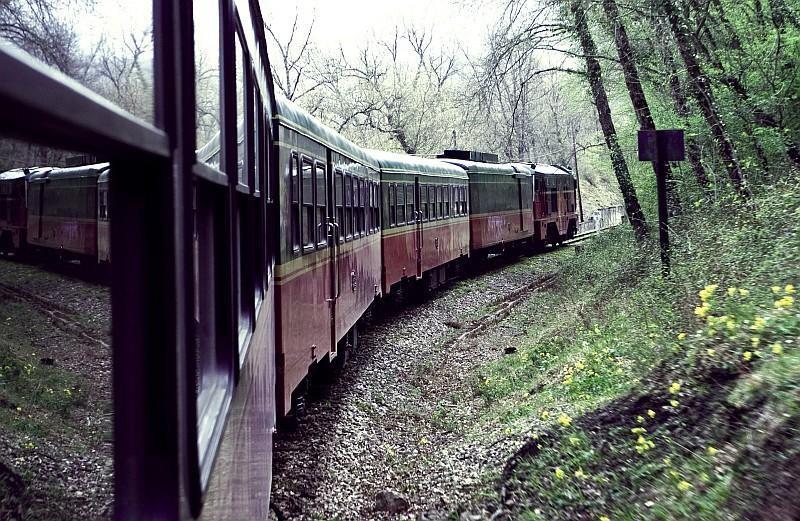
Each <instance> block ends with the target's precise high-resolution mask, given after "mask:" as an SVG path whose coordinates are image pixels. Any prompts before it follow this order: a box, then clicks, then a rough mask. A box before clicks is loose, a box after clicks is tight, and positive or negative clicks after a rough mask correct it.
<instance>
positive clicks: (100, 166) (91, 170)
mask: <svg viewBox="0 0 800 521" xmlns="http://www.w3.org/2000/svg"><path fill="white" fill-rule="evenodd" d="M110 167H111V165H110V163H97V164H96V165H84V166H76V167H72V168H56V169H52V170H43V171H40V172H36V173H35V174H33V175H31V177H30V182H31V183H34V182H37V181H38V182H43V181H44V180H45V179H79V178H82V177H97V176H99V175H100V174H102V173H103V172H105V171H107V170H108V169H109V168H110Z"/></svg>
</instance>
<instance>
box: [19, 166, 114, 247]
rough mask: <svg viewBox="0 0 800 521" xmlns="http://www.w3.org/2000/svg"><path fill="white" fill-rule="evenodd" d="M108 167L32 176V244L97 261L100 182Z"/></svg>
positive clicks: (29, 204)
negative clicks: (98, 185) (98, 186)
mask: <svg viewBox="0 0 800 521" xmlns="http://www.w3.org/2000/svg"><path fill="white" fill-rule="evenodd" d="M108 169H109V164H108V163H101V164H97V165H88V166H81V167H76V168H62V169H57V170H52V171H49V172H42V173H37V174H34V175H31V176H30V179H29V182H28V230H27V238H28V244H30V245H32V246H34V247H38V248H45V249H50V250H58V251H59V252H61V253H65V254H69V255H74V256H76V257H81V258H91V259H97V241H98V236H97V211H98V202H97V181H98V178H99V176H100V175H101V174H102V173H103V172H107V171H108Z"/></svg>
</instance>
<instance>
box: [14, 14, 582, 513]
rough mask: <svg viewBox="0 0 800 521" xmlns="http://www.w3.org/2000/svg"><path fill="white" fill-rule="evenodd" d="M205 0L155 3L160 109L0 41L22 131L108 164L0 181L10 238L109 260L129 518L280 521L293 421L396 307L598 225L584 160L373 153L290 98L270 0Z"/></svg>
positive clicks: (120, 507) (118, 441) (120, 453)
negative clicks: (207, 64) (317, 382)
mask: <svg viewBox="0 0 800 521" xmlns="http://www.w3.org/2000/svg"><path fill="white" fill-rule="evenodd" d="M195 3H197V4H199V2H193V1H192V0H188V1H186V2H183V3H180V4H179V3H175V2H164V1H162V0H155V1H154V2H153V10H154V16H153V48H154V56H155V59H154V67H153V76H154V89H153V104H154V113H155V114H156V117H155V118H154V122H153V124H148V123H145V122H142V121H140V120H138V119H136V118H135V117H133V116H131V115H130V114H128V113H126V112H125V111H123V110H122V109H119V108H118V107H114V106H112V105H111V104H110V103H108V102H107V101H105V100H102V99H101V98H99V97H98V96H97V95H95V94H93V93H91V92H89V91H87V90H86V89H85V88H83V87H82V86H80V85H78V84H77V83H75V82H74V81H72V80H69V79H68V78H66V77H64V76H63V75H60V74H56V73H54V72H53V71H52V70H50V69H49V68H48V67H46V66H45V65H43V64H41V63H38V62H36V60H35V59H34V58H32V57H30V56H28V55H26V54H25V53H24V52H22V51H18V50H16V49H12V48H10V47H7V46H6V47H4V46H0V64H1V65H2V69H3V71H4V73H5V75H4V76H3V78H4V79H5V80H7V81H2V82H0V115H2V119H3V132H4V133H7V134H8V135H9V136H12V137H15V138H17V139H23V140H28V141H31V142H35V143H39V144H42V145H45V146H51V147H56V148H59V149H62V150H75V151H78V152H80V153H86V154H92V155H94V157H98V155H99V156H102V157H103V158H105V159H107V160H108V163H102V162H100V163H92V164H82V165H70V167H68V168H52V167H38V168H27V169H24V168H23V169H16V170H12V171H9V172H5V173H2V174H0V251H3V252H11V253H21V252H28V251H31V250H35V251H40V252H45V253H48V254H54V255H58V256H60V257H67V258H78V259H80V260H81V261H82V262H85V263H99V264H105V265H108V266H110V270H109V272H110V284H111V289H112V291H111V307H112V346H111V348H112V350H113V356H112V360H113V387H114V392H113V396H114V404H113V406H114V465H115V472H114V479H115V487H114V494H115V497H114V509H115V517H116V518H117V519H151V518H157V519H265V518H266V517H267V512H268V509H269V499H270V484H271V479H272V463H271V462H272V460H271V456H272V437H273V433H274V426H275V424H276V420H277V419H278V418H280V417H290V416H291V415H292V414H293V413H294V412H296V411H298V410H299V409H300V408H301V405H302V396H303V394H304V392H305V388H306V387H307V385H308V382H309V381H310V379H313V377H314V375H316V374H319V373H320V372H321V371H324V370H325V369H326V368H329V367H330V365H332V364H338V363H341V362H343V361H344V359H346V357H347V353H348V352H349V350H351V349H352V348H353V347H355V346H356V345H357V341H358V340H357V338H358V335H357V330H358V324H359V322H360V321H361V320H362V318H363V317H364V316H365V314H367V313H368V312H369V310H370V309H371V308H372V307H373V306H375V305H376V303H378V302H381V300H382V299H384V298H385V297H387V296H391V295H393V294H396V293H403V291H402V290H405V289H406V288H407V287H408V286H412V287H415V288H433V287H436V286H437V285H439V284H441V283H443V282H445V281H447V280H448V279H449V278H450V277H451V276H452V274H453V273H454V272H457V270H458V269H459V268H460V267H461V266H462V265H463V264H464V263H466V262H475V263H480V262H481V261H482V259H484V258H485V257H486V256H487V255H490V254H495V253H502V252H506V251H525V250H536V249H538V248H541V247H542V246H543V245H545V244H558V243H560V242H562V241H565V240H567V239H569V238H571V237H572V236H574V235H575V233H576V231H577V227H578V217H577V215H576V212H575V208H576V180H575V179H574V177H573V176H572V174H571V173H570V172H568V171H567V170H564V169H562V168H560V167H558V166H553V165H546V164H537V163H527V162H501V161H499V160H498V158H497V156H496V155H493V154H490V153H482V152H475V151H465V150H445V151H443V152H442V154H439V156H440V157H435V158H423V157H416V156H409V155H405V154H398V153H392V152H382V151H374V150H368V149H365V148H362V147H359V146H357V145H355V144H354V143H352V142H350V141H348V140H347V139H346V138H345V137H343V136H342V135H340V134H339V133H337V132H335V131H333V130H332V129H330V128H328V127H326V126H325V125H323V124H322V123H320V122H319V121H318V120H316V119H315V118H314V117H312V116H311V115H310V114H308V113H307V112H305V111H303V110H302V109H300V108H298V107H296V106H295V105H293V104H292V103H291V102H289V101H286V100H282V99H280V97H279V96H278V95H276V90H275V87H274V85H273V84H272V80H271V75H270V70H271V68H270V64H269V57H268V55H267V46H268V45H267V38H266V35H265V29H264V28H265V26H266V23H265V20H264V18H263V15H262V12H261V8H260V2H259V1H258V0H233V1H232V2H221V3H217V4H214V5H215V6H216V11H217V13H216V14H217V15H218V23H216V24H209V27H201V26H199V25H198V26H195V25H194V24H193V21H192V17H191V16H188V17H187V16H185V13H187V12H192V9H193V7H194V4H195ZM203 9H206V10H208V9H211V10H212V11H213V10H214V7H210V6H204V7H203ZM202 38H211V39H213V40H214V41H217V42H219V48H220V52H219V56H218V62H217V65H218V66H219V67H218V72H219V81H220V83H219V86H220V97H219V99H218V100H217V101H218V103H217V107H216V108H218V109H219V112H218V116H219V117H218V118H215V119H216V123H218V124H219V129H220V133H219V134H218V135H217V137H216V138H214V139H212V140H210V141H209V142H208V143H207V144H205V146H202V147H200V148H199V149H198V146H199V143H198V142H197V137H196V135H197V132H196V131H197V99H196V96H195V95H193V94H192V92H191V90H192V88H194V85H195V83H196V78H195V77H194V74H195V70H196V66H195V65H196V56H195V53H194V49H193V45H192V42H193V41H198V39H202ZM65 107H67V108H68V109H69V110H67V109H65ZM112 222H113V223H114V224H113V225H112ZM99 271H100V270H99ZM102 271H105V270H102Z"/></svg>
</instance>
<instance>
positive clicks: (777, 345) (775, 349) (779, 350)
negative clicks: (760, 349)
mask: <svg viewBox="0 0 800 521" xmlns="http://www.w3.org/2000/svg"><path fill="white" fill-rule="evenodd" d="M772 353H773V354H775V355H779V354H781V353H783V346H782V345H781V343H780V342H775V343H774V344H772Z"/></svg>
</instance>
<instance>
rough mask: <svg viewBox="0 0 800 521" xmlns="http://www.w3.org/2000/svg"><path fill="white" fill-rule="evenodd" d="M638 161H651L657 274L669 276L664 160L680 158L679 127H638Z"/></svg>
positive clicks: (666, 161)
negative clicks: (655, 201) (658, 248)
mask: <svg viewBox="0 0 800 521" xmlns="http://www.w3.org/2000/svg"><path fill="white" fill-rule="evenodd" d="M638 137H639V161H652V162H653V169H654V170H655V172H656V182H657V192H658V238H659V243H660V244H661V275H662V276H663V277H664V278H666V277H668V276H669V210H668V209H667V175H666V171H667V163H669V162H670V161H683V160H684V159H686V152H685V148H684V143H683V130H640V131H639V136H638Z"/></svg>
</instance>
